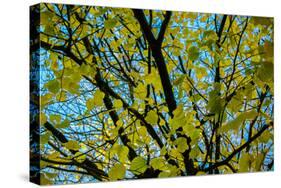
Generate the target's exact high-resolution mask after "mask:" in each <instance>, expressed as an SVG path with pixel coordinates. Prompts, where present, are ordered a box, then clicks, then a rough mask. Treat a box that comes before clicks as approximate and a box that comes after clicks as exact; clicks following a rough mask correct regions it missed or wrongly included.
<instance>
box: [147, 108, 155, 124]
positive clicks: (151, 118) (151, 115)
mask: <svg viewBox="0 0 281 188" xmlns="http://www.w3.org/2000/svg"><path fill="white" fill-rule="evenodd" d="M145 120H146V121H147V122H148V123H150V124H157V121H158V115H157V113H156V112H155V111H154V110H150V111H149V112H148V113H147V115H146V117H145Z"/></svg>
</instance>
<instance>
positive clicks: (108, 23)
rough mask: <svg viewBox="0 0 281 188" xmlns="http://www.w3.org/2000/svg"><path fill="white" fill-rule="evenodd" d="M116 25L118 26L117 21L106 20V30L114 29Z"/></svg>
mask: <svg viewBox="0 0 281 188" xmlns="http://www.w3.org/2000/svg"><path fill="white" fill-rule="evenodd" d="M116 24H117V20H116V19H108V20H105V22H104V28H105V29H112V28H113V27H115V25H116Z"/></svg>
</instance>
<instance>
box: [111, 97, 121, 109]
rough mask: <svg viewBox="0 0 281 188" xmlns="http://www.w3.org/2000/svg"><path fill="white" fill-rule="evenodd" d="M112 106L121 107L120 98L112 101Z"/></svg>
mask: <svg viewBox="0 0 281 188" xmlns="http://www.w3.org/2000/svg"><path fill="white" fill-rule="evenodd" d="M113 106H114V108H122V107H123V102H122V100H120V99H117V100H115V101H114V103H113Z"/></svg>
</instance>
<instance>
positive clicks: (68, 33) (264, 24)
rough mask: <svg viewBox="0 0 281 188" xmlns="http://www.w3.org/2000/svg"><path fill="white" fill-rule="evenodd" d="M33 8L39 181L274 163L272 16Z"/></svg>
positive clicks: (257, 167) (219, 170)
mask: <svg viewBox="0 0 281 188" xmlns="http://www.w3.org/2000/svg"><path fill="white" fill-rule="evenodd" d="M31 11H32V12H33V14H36V13H37V14H39V13H40V19H39V18H38V19H35V18H34V20H35V21H34V25H35V26H36V31H34V32H35V33H36V32H38V33H39V35H38V37H37V38H36V40H37V41H36V40H35V39H34V40H33V39H32V38H31V55H32V56H31V61H32V63H31V83H32V84H34V85H32V87H34V88H38V90H37V91H38V92H33V93H32V94H31V110H32V115H31V120H32V122H33V123H32V124H31V126H34V127H31V129H35V130H36V131H37V134H39V135H40V142H39V143H37V144H39V145H36V143H33V145H32V148H33V150H32V154H31V157H33V158H34V159H40V165H39V166H37V168H36V165H35V166H34V168H31V170H32V176H33V177H40V183H41V184H65V183H79V182H95V181H110V180H123V179H138V178H150V177H173V176H187V175H202V174H226V173H237V172H256V171H270V170H273V168H274V165H273V164H274V163H273V124H274V120H273V109H274V108H273V99H274V96H273V93H274V87H273V19H271V18H262V17H251V16H236V15H217V14H206V13H186V12H170V11H158V10H136V9H123V8H105V7H90V6H71V5H57V4H40V5H38V6H34V7H32V8H31ZM31 32H33V31H31ZM36 45H39V47H38V48H36V47H35V46H36ZM39 79H40V82H38V80H39ZM36 80H37V82H36ZM38 97H39V98H40V99H39V98H38ZM36 131H35V132H36ZM32 136H33V137H31V139H35V138H34V134H32ZM37 146H38V147H37ZM36 148H37V149H38V150H36ZM36 156H37V158H36ZM38 156H39V158H38ZM31 164H33V162H32V160H31ZM34 164H35V163H34ZM39 167H40V169H38V168H39Z"/></svg>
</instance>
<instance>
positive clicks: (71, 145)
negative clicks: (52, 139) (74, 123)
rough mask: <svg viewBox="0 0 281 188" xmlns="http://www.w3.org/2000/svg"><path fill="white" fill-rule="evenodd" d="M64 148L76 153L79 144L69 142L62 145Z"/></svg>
mask: <svg viewBox="0 0 281 188" xmlns="http://www.w3.org/2000/svg"><path fill="white" fill-rule="evenodd" d="M64 146H65V147H66V148H67V149H69V150H74V151H78V150H79V149H80V146H79V143H78V142H77V141H75V140H69V141H68V142H66V143H65V144H64Z"/></svg>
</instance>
